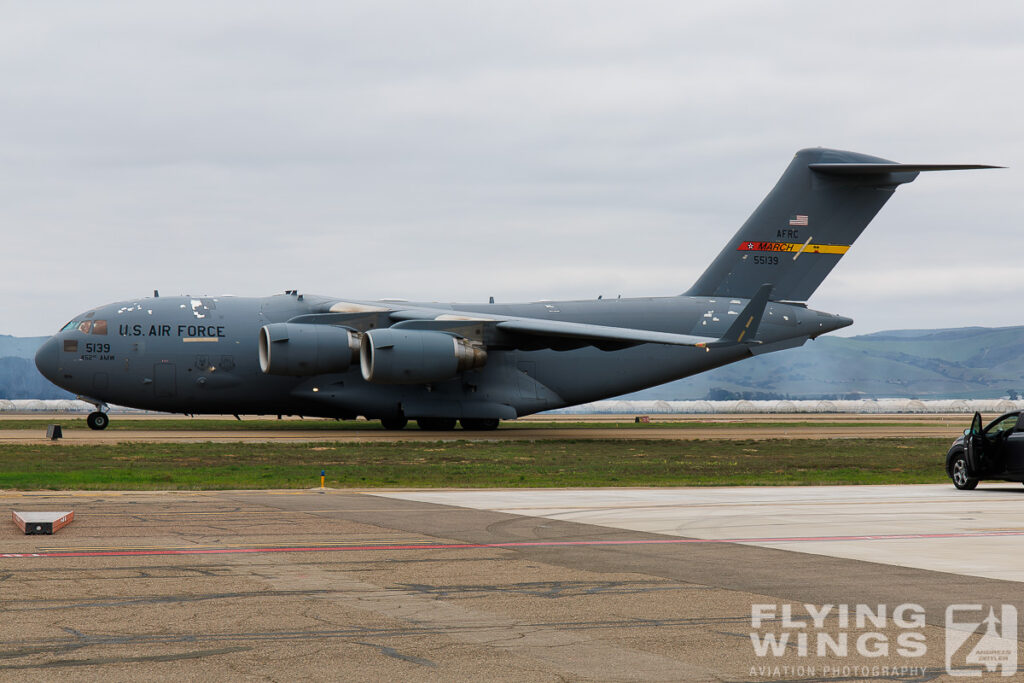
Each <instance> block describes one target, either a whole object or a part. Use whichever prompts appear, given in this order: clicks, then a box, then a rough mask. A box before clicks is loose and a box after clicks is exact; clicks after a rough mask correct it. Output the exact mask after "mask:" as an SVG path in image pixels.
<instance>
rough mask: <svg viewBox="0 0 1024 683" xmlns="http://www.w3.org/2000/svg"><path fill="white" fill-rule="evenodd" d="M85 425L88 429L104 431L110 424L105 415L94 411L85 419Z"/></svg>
mask: <svg viewBox="0 0 1024 683" xmlns="http://www.w3.org/2000/svg"><path fill="white" fill-rule="evenodd" d="M85 424H87V425H89V429H106V428H107V425H108V424H110V418H109V417H107V414H106V413H101V412H99V411H96V412H95V413H89V417H87V418H85Z"/></svg>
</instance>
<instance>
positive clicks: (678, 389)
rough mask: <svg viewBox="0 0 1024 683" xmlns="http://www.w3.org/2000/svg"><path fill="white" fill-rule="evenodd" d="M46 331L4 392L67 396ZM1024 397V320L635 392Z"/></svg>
mask: <svg viewBox="0 0 1024 683" xmlns="http://www.w3.org/2000/svg"><path fill="white" fill-rule="evenodd" d="M46 339H47V338H46V337H11V336H7V335H0V398H7V399H12V398H66V397H68V396H70V394H68V393H67V392H65V391H62V390H60V389H58V388H57V387H55V386H54V385H52V384H50V382H48V381H47V380H46V379H44V378H43V377H42V376H41V375H40V374H39V372H38V371H37V370H36V368H35V365H34V364H33V362H32V358H33V356H34V355H35V352H36V349H38V348H39V346H40V345H42V343H43V342H44V341H46ZM1011 393H1016V394H1020V395H1021V396H1024V327H999V328H989V327H962V328H955V329H942V330H890V331H886V332H877V333H875V334H866V335H862V336H859V337H847V338H844V337H822V338H821V339H818V340H817V341H810V342H807V344H805V345H804V346H803V347H801V348H798V349H790V350H788V351H779V352H777V353H770V354H766V355H764V356H758V357H756V358H751V359H748V360H745V361H741V362H739V363H734V364H732V365H727V366H725V367H723V368H718V369H717V370H712V371H710V372H706V373H703V374H700V375H696V376H694V377H690V378H687V379H683V380H679V381H677V382H670V383H668V384H664V385H662V386H660V387H655V388H653V389H645V390H644V391H640V392H637V393H635V394H631V395H630V396H629V397H628V398H635V399H660V400H685V399H708V398H710V399H720V400H721V399H731V398H746V399H772V398H793V399H814V398H921V399H929V398H998V397H1000V396H1006V395H1008V394H1011Z"/></svg>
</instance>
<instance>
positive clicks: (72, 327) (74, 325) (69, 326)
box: [60, 320, 78, 332]
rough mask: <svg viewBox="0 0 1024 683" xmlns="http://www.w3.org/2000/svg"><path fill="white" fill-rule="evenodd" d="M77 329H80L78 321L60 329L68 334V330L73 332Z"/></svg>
mask: <svg viewBox="0 0 1024 683" xmlns="http://www.w3.org/2000/svg"><path fill="white" fill-rule="evenodd" d="M76 327H78V321H77V320H72V321H71V322H69V323H68V324H67V325H65V326H64V327H62V328H60V331H61V332H67V331H68V330H73V329H75V328H76Z"/></svg>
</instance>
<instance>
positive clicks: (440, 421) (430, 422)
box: [416, 417, 455, 432]
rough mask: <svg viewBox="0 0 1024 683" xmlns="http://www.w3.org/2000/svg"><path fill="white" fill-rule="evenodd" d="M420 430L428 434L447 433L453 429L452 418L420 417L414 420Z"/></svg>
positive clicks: (453, 419)
mask: <svg viewBox="0 0 1024 683" xmlns="http://www.w3.org/2000/svg"><path fill="white" fill-rule="evenodd" d="M416 424H418V425H419V426H420V429H423V430H426V431H430V432H447V431H451V430H452V429H455V418H454V417H421V418H420V419H418V420H416Z"/></svg>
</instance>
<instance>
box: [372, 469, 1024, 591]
mask: <svg viewBox="0 0 1024 683" xmlns="http://www.w3.org/2000/svg"><path fill="white" fill-rule="evenodd" d="M378 495H382V496H391V497H393V498H401V499H405V500H417V501H422V502H426V503H439V504H443V505H454V506H459V507H468V508H474V509H479V510H494V511H500V512H507V513H510V514H517V515H527V516H534V517H545V518H550V519H559V520H564V521H570V522H579V523H582V524H597V525H601V526H607V527H614V528H617V529H630V530H634V531H645V532H652V533H659V534H667V535H671V536H684V537H689V538H702V539H715V540H730V539H737V541H738V542H741V543H746V544H749V545H756V546H761V547H767V548H780V549H784V550H793V551H796V552H803V553H814V554H819V555H828V556H832V557H841V558H847V559H855V560H865V561H868V562H878V563H882V564H891V565H897V566H903V567H915V568H918V569H930V570H934V571H943V572H950V573H954V574H963V575H967V576H981V577H987V578H994V579H1004V580H1009V581H1024V559H1021V558H1024V533H1015V532H1024V487H1022V486H1020V485H1014V484H989V485H984V484H983V485H982V486H981V487H979V488H978V490H976V491H957V490H956V489H954V488H953V486H952V484H929V485H920V486H798V487H781V486H778V487H776V486H771V487H767V486H766V487H763V488H759V487H723V488H652V489H635V488H629V489H570V490H567V489H496V490H473V491H466V490H453V491H414V492H381V493H380V494H378ZM998 532H1008V533H1007V534H1006V535H996V534H997V533H998ZM990 534H991V535H990ZM864 536H881V537H883V538H870V539H865V538H863V537H864ZM885 536H899V538H884V537H885ZM836 537H850V538H838V539H837V538H836ZM740 539H742V540H740ZM774 539H799V540H774Z"/></svg>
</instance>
